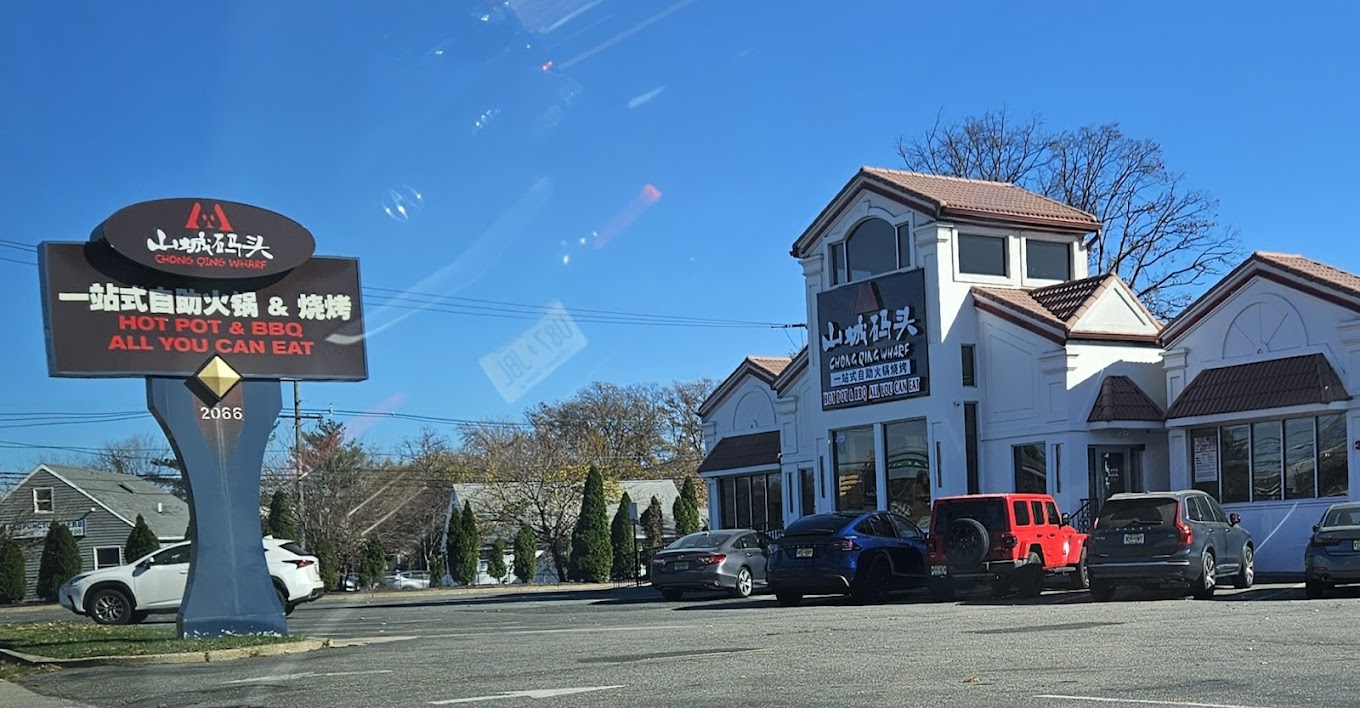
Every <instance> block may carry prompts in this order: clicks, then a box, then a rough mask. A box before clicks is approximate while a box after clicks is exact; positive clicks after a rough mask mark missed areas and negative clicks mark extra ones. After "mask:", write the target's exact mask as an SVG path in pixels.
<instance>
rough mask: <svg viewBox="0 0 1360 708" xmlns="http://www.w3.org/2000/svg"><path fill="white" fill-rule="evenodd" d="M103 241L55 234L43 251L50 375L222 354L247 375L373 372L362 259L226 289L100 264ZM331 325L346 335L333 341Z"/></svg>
mask: <svg viewBox="0 0 1360 708" xmlns="http://www.w3.org/2000/svg"><path fill="white" fill-rule="evenodd" d="M97 248H98V246H97V245H96V244H89V245H85V244H60V243H49V244H44V245H43V247H42V250H41V252H40V258H41V260H42V263H43V266H42V267H43V277H44V281H45V288H46V289H45V292H46V293H48V295H47V298H48V301H47V302H46V305H47V313H46V314H47V318H48V325H47V327H48V334H49V337H50V340H51V346H50V347H49V353H48V355H49V366H50V368H51V370H52V373H53V375H56V376H131V375H148V376H149V375H158V374H159V375H182V374H184V372H186V371H187V372H194V371H196V370H197V369H198V368H199V367H200V366H201V365H202V364H203V362H204V360H206V359H207V358H208V357H211V356H213V355H221V356H226V357H229V358H230V361H231V366H232V367H233V368H234V369H235V370H236V371H238V372H239V373H240V374H241V375H243V376H246V377H265V376H268V377H270V378H275V377H287V378H298V379H304V380H342V381H343V380H362V379H363V378H366V377H367V361H366V357H365V355H364V346H363V341H362V336H361V335H362V334H363V322H362V309H361V308H360V300H359V273H358V264H357V262H356V261H353V260H351V259H344V258H311V259H308V261H307V262H305V263H303V264H302V265H300V266H298V267H296V268H294V269H293V270H292V271H291V272H290V273H288V274H287V275H285V276H283V277H281V278H276V279H273V280H271V281H267V284H262V283H263V282H264V281H236V282H235V283H231V284H226V283H223V284H224V285H230V286H229V287H223V288H220V289H219V288H205V287H203V286H202V285H201V284H200V285H198V286H195V285H194V284H193V283H187V282H186V283H174V284H173V286H172V285H171V284H167V283H166V282H165V281H167V280H169V281H172V282H173V281H175V278H173V277H172V276H147V275H146V274H144V273H139V272H136V271H132V270H126V269H125V270H124V271H118V270H117V268H113V270H110V268H111V266H110V265H109V264H108V263H104V264H103V265H102V266H101V267H99V268H96V267H95V265H93V264H92V263H91V261H90V251H91V249H97ZM96 252H97V251H96ZM217 282H221V281H217ZM252 288H253V289H252ZM334 334H344V335H349V336H346V337H344V338H341V339H342V340H343V341H345V342H348V343H347V344H338V343H335V342H331V341H326V339H327V337H330V336H331V335H334ZM356 335H358V340H356V339H355V338H354V337H355V336H356Z"/></svg>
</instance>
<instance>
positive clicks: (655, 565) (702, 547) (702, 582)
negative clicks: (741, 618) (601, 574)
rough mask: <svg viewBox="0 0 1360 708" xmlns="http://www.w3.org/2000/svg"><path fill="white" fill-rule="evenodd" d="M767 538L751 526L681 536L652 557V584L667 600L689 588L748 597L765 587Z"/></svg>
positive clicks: (675, 597) (687, 590) (677, 597)
mask: <svg viewBox="0 0 1360 708" xmlns="http://www.w3.org/2000/svg"><path fill="white" fill-rule="evenodd" d="M769 545H770V539H769V538H768V537H766V536H765V534H763V533H760V532H758V531H754V530H752V529H717V530H714V531H700V532H699V533H692V534H689V535H688V536H682V537H681V538H679V539H677V540H676V541H675V542H674V543H672V544H671V545H669V546H666V547H665V548H664V549H662V550H661V551H660V552H659V553H657V554H656V556H654V557H653V558H652V563H651V568H650V573H651V579H652V587H654V588H656V589H657V590H660V591H661V596H662V597H664V598H666V599H667V600H671V601H675V600H679V599H680V598H681V597H683V596H684V594H685V593H686V592H689V591H703V590H726V591H727V592H728V593H729V594H731V595H732V596H733V597H749V596H750V595H751V593H752V592H755V590H756V589H757V588H763V587H765V562H766V549H767V548H769Z"/></svg>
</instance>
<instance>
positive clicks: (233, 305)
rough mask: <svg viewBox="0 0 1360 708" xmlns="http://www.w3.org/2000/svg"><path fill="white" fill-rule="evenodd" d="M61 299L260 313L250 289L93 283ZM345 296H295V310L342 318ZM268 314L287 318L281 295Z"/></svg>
mask: <svg viewBox="0 0 1360 708" xmlns="http://www.w3.org/2000/svg"><path fill="white" fill-rule="evenodd" d="M57 297H58V298H59V299H60V300H61V301H62V302H89V303H90V310H91V311H100V312H149V313H151V314H153V315H207V316H211V315H220V316H222V317H240V318H246V317H249V318H254V317H259V316H260V302H259V299H258V298H257V297H256V295H255V293H253V292H228V293H221V292H218V291H217V290H212V291H210V292H207V293H201V292H199V291H197V290H194V289H193V288H176V289H175V290H169V289H167V288H150V289H148V288H143V287H138V286H135V285H134V286H129V287H120V286H118V285H114V284H113V283H95V284H93V285H91V286H90V288H89V291H88V292H83V293H82V292H76V293H59V294H58V295H57ZM353 307H354V305H353V300H352V299H351V298H350V296H349V295H338V294H327V295H317V294H313V293H304V294H301V295H298V296H297V300H296V308H297V309H296V312H297V317H298V319H303V320H345V321H348V320H349V318H350V316H351V314H352V313H353ZM267 312H268V314H269V316H270V317H288V316H289V305H288V303H286V302H284V299H283V298H281V297H272V298H270V299H269V307H268V310H267Z"/></svg>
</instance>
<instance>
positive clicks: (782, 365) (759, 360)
mask: <svg viewBox="0 0 1360 708" xmlns="http://www.w3.org/2000/svg"><path fill="white" fill-rule="evenodd" d="M746 360H747V361H749V362H751V363H752V364H754V365H755V366H756V367H758V368H760V369H763V370H764V371H766V372H768V373H769V374H770V376H771V377H776V376H779V375H780V374H782V373H784V369H787V368H788V366H789V362H791V361H793V360H792V359H790V358H789V357H786V356H748V357H746Z"/></svg>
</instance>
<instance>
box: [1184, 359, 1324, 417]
mask: <svg viewBox="0 0 1360 708" xmlns="http://www.w3.org/2000/svg"><path fill="white" fill-rule="evenodd" d="M1350 398H1351V396H1350V394H1349V393H1347V392H1346V387H1345V386H1344V385H1343V384H1342V383H1341V377H1340V376H1337V374H1336V369H1333V368H1332V365H1331V364H1330V363H1328V361H1327V357H1325V356H1323V355H1321V354H1307V355H1304V356H1293V357H1288V358H1285V359H1271V360H1270V361H1258V362H1253V363H1251V364H1238V365H1237V366H1225V367H1222V368H1218V369H1208V370H1206V371H1202V372H1200V374H1199V375H1198V376H1196V377H1195V380H1194V381H1191V382H1190V385H1189V386H1186V387H1185V391H1183V392H1181V395H1180V397H1179V398H1177V399H1176V402H1175V403H1173V404H1171V409H1170V410H1168V411H1167V412H1166V417H1167V419H1168V420H1169V419H1172V418H1191V417H1195V416H1204V415H1220V414H1224V413H1242V412H1246V411H1259V410H1266V409H1269V408H1288V407H1290V406H1306V405H1319V404H1327V403H1334V402H1336V401H1348V400H1350Z"/></svg>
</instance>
